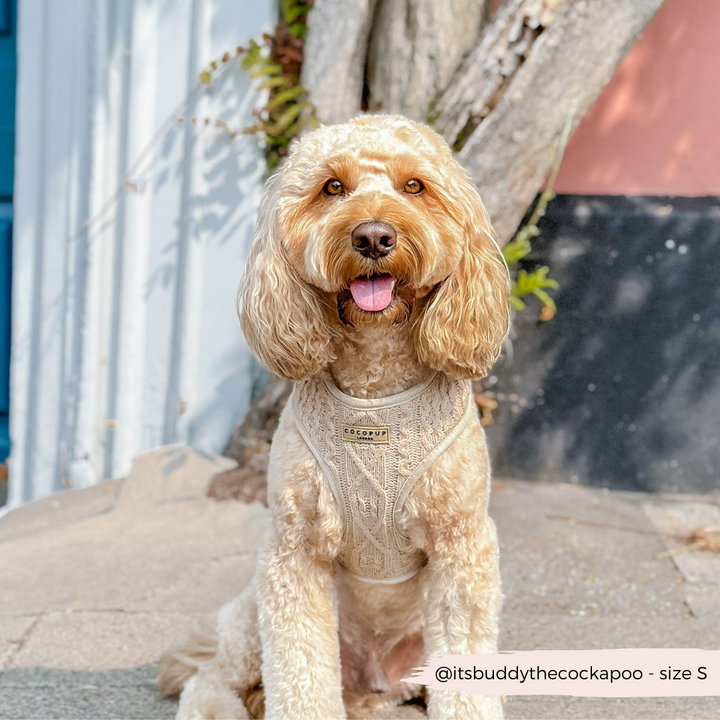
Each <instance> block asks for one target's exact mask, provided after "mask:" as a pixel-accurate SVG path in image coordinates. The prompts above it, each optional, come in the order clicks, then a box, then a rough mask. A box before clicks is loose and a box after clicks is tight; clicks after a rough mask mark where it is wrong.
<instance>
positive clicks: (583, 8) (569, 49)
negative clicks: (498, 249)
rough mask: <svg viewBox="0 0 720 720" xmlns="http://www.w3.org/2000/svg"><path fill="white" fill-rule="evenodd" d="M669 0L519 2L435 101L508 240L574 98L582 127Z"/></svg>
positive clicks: (497, 226)
mask: <svg viewBox="0 0 720 720" xmlns="http://www.w3.org/2000/svg"><path fill="white" fill-rule="evenodd" d="M662 2H663V0H564V1H562V0H561V1H560V2H557V1H555V2H550V1H549V0H545V2H544V3H543V2H541V1H540V0H512V1H511V2H509V3H508V4H507V6H506V7H504V8H503V10H502V11H501V13H500V16H499V17H498V19H497V21H496V22H495V23H493V24H492V25H491V26H489V27H488V29H487V31H486V33H485V36H484V37H483V39H482V41H481V42H480V44H479V45H478V46H477V48H475V49H474V50H473V51H472V52H471V53H470V54H469V55H468V57H467V58H466V59H465V61H464V62H463V63H462V65H461V66H460V68H458V71H457V72H456V74H455V76H454V77H453V80H452V82H451V84H450V86H449V88H448V90H447V91H446V93H445V94H444V95H443V96H442V97H441V98H440V100H439V101H438V103H437V106H436V108H435V110H436V112H437V113H438V114H439V120H438V121H437V128H438V129H439V130H440V131H441V132H442V133H443V134H444V135H445V138H446V139H447V140H448V141H449V142H450V144H451V145H453V146H454V147H455V149H456V150H457V151H458V153H457V158H458V160H459V161H460V162H461V163H462V164H463V165H464V166H465V167H466V168H467V170H468V171H469V173H470V175H471V177H472V179H473V181H474V182H475V184H476V185H477V186H478V189H479V190H480V195H481V196H482V198H483V202H484V203H485V206H486V207H487V209H488V212H489V214H490V218H491V220H492V223H493V226H494V228H495V230H496V232H497V233H498V236H499V238H500V240H501V242H503V243H504V242H507V241H508V240H509V239H510V238H511V237H512V236H513V234H514V233H515V230H516V229H517V226H518V224H519V223H520V221H521V220H522V217H523V215H524V214H525V211H526V209H527V207H528V205H529V204H530V203H531V202H532V200H533V198H534V197H535V195H536V194H537V192H538V190H539V188H540V186H541V184H542V183H543V181H544V179H545V177H546V176H547V174H548V171H549V170H550V167H551V165H552V160H553V154H552V149H553V148H554V147H555V146H556V145H557V143H558V139H559V137H560V134H561V132H562V128H563V125H564V124H565V121H566V119H567V116H568V113H569V110H570V105H571V103H573V102H577V111H576V114H575V119H574V125H575V126H577V125H578V124H579V122H580V120H581V119H582V117H583V115H584V114H585V113H586V112H587V110H588V109H589V108H590V106H591V105H592V104H593V103H594V102H595V100H596V99H597V97H598V96H599V95H600V93H601V92H602V90H603V88H604V87H605V85H607V83H608V82H609V81H610V78H612V76H613V73H614V72H615V68H616V67H617V65H618V64H619V62H620V61H621V60H622V59H623V57H624V56H625V54H626V53H627V51H628V50H629V49H630V47H631V46H632V44H633V43H634V42H635V40H637V38H638V37H639V35H640V33H642V31H643V30H644V29H645V27H646V26H647V24H648V23H649V22H650V20H651V19H652V17H653V15H654V14H655V12H656V11H657V10H658V9H659V8H660V6H661V5H662ZM480 89H482V91H481V92H479V90H480Z"/></svg>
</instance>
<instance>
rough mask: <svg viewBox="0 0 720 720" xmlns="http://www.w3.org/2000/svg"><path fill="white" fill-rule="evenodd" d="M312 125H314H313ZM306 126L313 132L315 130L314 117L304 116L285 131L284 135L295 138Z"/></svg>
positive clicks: (315, 120)
mask: <svg viewBox="0 0 720 720" xmlns="http://www.w3.org/2000/svg"><path fill="white" fill-rule="evenodd" d="M313 123H314V125H313ZM306 125H310V127H311V128H312V129H313V130H316V129H317V118H316V117H315V115H305V117H302V118H300V119H299V120H298V121H297V122H295V123H293V124H292V125H291V126H290V127H289V128H288V129H287V130H286V131H285V135H286V136H287V137H289V138H293V137H295V136H296V135H297V134H298V133H299V132H300V131H301V130H302V129H303V128H304V127H305V126H306Z"/></svg>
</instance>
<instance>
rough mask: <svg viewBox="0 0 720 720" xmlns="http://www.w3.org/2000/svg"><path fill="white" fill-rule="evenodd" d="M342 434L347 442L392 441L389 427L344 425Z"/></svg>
mask: <svg viewBox="0 0 720 720" xmlns="http://www.w3.org/2000/svg"><path fill="white" fill-rule="evenodd" d="M341 435H342V439H343V440H345V441H346V442H357V443H370V444H371V445H388V444H389V443H390V428H389V427H357V426H355V427H354V426H352V425H343V426H342V433H341Z"/></svg>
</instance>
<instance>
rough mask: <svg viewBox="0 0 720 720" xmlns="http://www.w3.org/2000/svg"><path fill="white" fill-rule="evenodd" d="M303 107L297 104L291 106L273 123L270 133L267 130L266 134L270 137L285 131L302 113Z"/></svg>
mask: <svg viewBox="0 0 720 720" xmlns="http://www.w3.org/2000/svg"><path fill="white" fill-rule="evenodd" d="M302 109H303V106H302V105H301V104H300V103H298V104H296V105H291V106H290V107H289V108H288V109H287V110H285V112H284V113H283V114H282V115H281V116H280V117H279V118H278V119H277V121H276V122H275V124H274V126H273V128H272V130H273V131H272V132H271V131H270V130H268V134H270V135H280V134H281V133H282V132H283V131H284V130H287V128H289V127H290V125H292V123H293V121H294V120H295V118H296V117H297V116H298V115H299V114H300V113H301V112H302Z"/></svg>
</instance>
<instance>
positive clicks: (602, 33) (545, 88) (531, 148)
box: [211, 0, 663, 499]
mask: <svg viewBox="0 0 720 720" xmlns="http://www.w3.org/2000/svg"><path fill="white" fill-rule="evenodd" d="M662 3H663V0H506V1H505V2H504V3H503V5H502V6H501V8H500V10H499V12H498V15H497V18H496V19H495V20H494V21H493V22H492V23H491V24H489V25H487V26H486V28H485V30H484V32H483V33H482V35H480V27H481V25H482V24H483V22H484V18H485V16H486V8H487V0H447V2H441V1H440V0H315V4H314V8H313V10H312V12H311V13H310V14H309V15H308V31H309V32H308V38H307V41H306V44H305V61H304V66H303V70H302V82H303V84H304V86H305V87H306V88H307V89H308V90H309V91H310V95H311V99H312V100H313V102H314V103H315V104H316V106H317V108H318V116H319V118H320V120H321V121H323V122H326V123H336V122H343V121H344V120H347V119H348V118H350V117H352V116H353V115H356V114H358V113H359V112H360V111H361V108H362V107H363V104H364V105H365V106H366V107H368V109H370V110H372V111H381V112H398V113H402V114H405V115H407V116H409V117H411V118H413V119H415V120H420V121H422V122H427V123H428V124H429V125H431V126H432V127H434V128H435V129H436V130H437V131H438V132H440V133H441V134H442V135H443V136H444V137H445V139H446V140H447V141H448V143H449V144H450V145H451V146H452V147H453V149H454V150H455V151H456V152H457V158H458V160H459V161H460V162H461V163H462V164H463V165H464V166H465V167H466V168H467V170H468V171H469V172H470V175H471V177H472V178H473V180H474V181H475V183H476V184H477V186H478V188H479V190H480V194H481V196H482V198H483V200H484V202H485V205H486V207H487V209H488V211H489V213H490V217H491V219H492V222H493V225H494V227H495V230H496V231H497V233H498V236H499V239H500V241H501V242H502V243H504V242H507V241H508V240H509V239H510V238H511V237H512V236H513V234H514V233H515V230H516V228H517V226H518V224H519V223H520V221H521V219H522V217H523V215H524V213H525V211H526V209H527V207H528V205H529V204H530V203H531V202H532V200H533V198H534V197H535V196H536V194H537V192H538V190H539V189H540V186H541V184H542V183H543V180H544V179H545V177H546V176H547V174H548V171H549V170H550V167H551V165H552V162H553V149H554V147H555V146H556V145H557V143H558V138H559V137H560V134H561V132H562V129H563V126H564V125H565V123H566V121H567V117H568V114H569V110H570V107H571V106H572V105H573V104H575V107H576V110H575V115H574V124H575V125H577V124H578V123H579V122H580V120H581V119H582V116H583V115H584V114H585V112H586V111H587V110H588V108H589V107H590V106H591V105H592V104H593V103H594V102H595V100H596V99H597V97H598V95H600V93H601V91H602V89H603V88H604V87H605V85H606V84H607V83H608V82H609V80H610V78H611V77H612V75H613V72H614V71H615V68H616V67H617V65H618V63H619V62H620V61H621V60H622V58H623V57H624V56H625V53H626V52H627V51H628V50H629V48H630V47H631V46H632V44H633V42H634V41H635V40H636V39H637V37H638V36H639V35H640V33H641V32H642V31H643V29H644V28H645V27H646V25H647V24H648V23H649V22H650V20H651V19H652V17H653V15H654V14H655V12H656V11H657V10H658V9H659V8H660V6H661V5H662ZM478 38H479V39H478ZM289 392H290V383H284V382H283V381H280V380H279V379H276V380H275V381H272V382H271V384H270V386H268V388H267V390H266V392H265V393H263V395H261V396H260V398H258V401H256V403H255V405H254V406H253V409H251V411H250V413H249V414H248V416H247V418H246V419H245V421H244V422H243V424H242V425H241V426H240V427H239V428H238V429H237V430H236V431H235V433H234V434H233V437H232V439H231V441H230V444H229V446H228V449H227V450H226V452H225V454H226V455H229V456H231V457H234V458H236V459H237V460H238V461H239V463H240V469H239V470H237V471H231V472H230V473H226V474H225V475H221V476H218V478H217V479H216V480H217V482H215V483H214V485H213V487H212V488H211V493H212V494H214V496H216V497H218V498H219V499H220V498H224V497H230V496H232V497H241V498H245V499H253V498H256V499H264V498H263V495H262V492H263V490H264V485H262V481H263V480H264V470H265V467H266V465H267V449H268V447H269V443H270V439H271V435H272V432H273V431H274V429H275V426H276V425H277V418H278V416H279V411H280V409H282V407H283V406H284V404H285V402H286V401H287V397H288V394H289Z"/></svg>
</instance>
